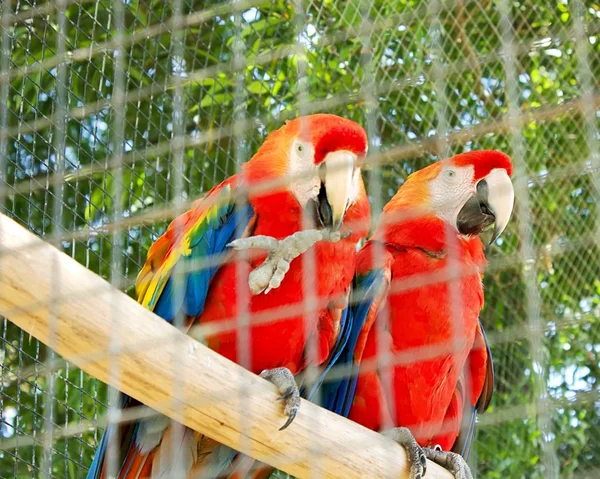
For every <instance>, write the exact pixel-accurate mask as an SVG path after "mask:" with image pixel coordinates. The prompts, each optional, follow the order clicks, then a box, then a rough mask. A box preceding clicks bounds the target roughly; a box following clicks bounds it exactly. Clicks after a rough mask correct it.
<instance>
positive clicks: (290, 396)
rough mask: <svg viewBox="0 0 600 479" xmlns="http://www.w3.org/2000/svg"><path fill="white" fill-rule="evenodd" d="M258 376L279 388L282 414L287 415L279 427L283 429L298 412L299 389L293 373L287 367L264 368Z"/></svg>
mask: <svg viewBox="0 0 600 479" xmlns="http://www.w3.org/2000/svg"><path fill="white" fill-rule="evenodd" d="M260 377H261V378H263V379H266V380H267V381H269V382H270V383H273V384H274V385H275V386H276V387H277V389H278V390H279V394H280V396H279V398H278V399H280V400H282V401H284V402H285V407H284V410H283V412H284V414H285V415H286V416H287V417H288V419H287V421H286V422H285V424H284V425H283V426H281V427H280V428H279V430H280V431H283V430H284V429H285V428H286V427H288V426H289V425H290V424H292V421H293V420H294V419H295V417H296V415H297V414H298V408H299V407H300V390H299V389H298V385H297V384H296V380H295V379H294V375H293V374H292V372H291V371H290V370H289V369H288V368H275V369H265V370H264V371H263V372H262V373H260Z"/></svg>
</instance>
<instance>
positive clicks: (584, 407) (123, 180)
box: [0, 0, 600, 478]
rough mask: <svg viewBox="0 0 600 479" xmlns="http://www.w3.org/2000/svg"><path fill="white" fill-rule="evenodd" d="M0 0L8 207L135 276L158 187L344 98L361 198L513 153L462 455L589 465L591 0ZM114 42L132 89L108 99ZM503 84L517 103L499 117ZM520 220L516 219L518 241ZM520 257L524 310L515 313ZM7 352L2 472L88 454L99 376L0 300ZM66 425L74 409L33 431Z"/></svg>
mask: <svg viewBox="0 0 600 479" xmlns="http://www.w3.org/2000/svg"><path fill="white" fill-rule="evenodd" d="M0 8H1V9H2V25H3V36H2V39H3V45H2V48H3V52H4V57H3V59H2V60H3V64H2V65H3V71H2V73H3V76H2V88H3V90H2V99H3V102H2V103H3V104H4V105H6V107H5V108H4V111H3V115H4V117H3V118H5V120H3V122H4V123H3V131H2V132H0V135H1V137H0V142H1V146H2V151H3V152H4V154H3V158H2V160H1V161H2V163H1V165H2V173H1V174H2V179H3V185H2V200H3V211H4V212H5V213H6V214H8V215H10V216H12V217H14V218H16V219H18V220H19V221H20V222H21V223H23V224H25V225H27V226H28V227H29V229H31V230H32V231H33V232H35V233H36V234H39V235H42V236H45V237H47V238H48V239H49V240H50V241H55V242H56V244H57V245H58V246H59V247H60V248H62V250H63V251H64V252H66V253H67V254H69V255H71V256H72V257H73V258H75V259H76V260H77V261H79V262H81V263H82V264H84V265H85V266H86V267H87V268H89V269H90V270H92V271H94V272H96V273H98V274H100V275H101V276H103V277H105V278H107V279H112V281H113V283H115V284H117V285H119V286H120V287H121V288H122V289H123V290H125V291H127V292H128V293H131V292H132V291H133V280H134V278H135V276H136V274H137V272H138V271H139V269H140V268H141V265H142V263H143V261H144V259H145V252H146V251H147V248H148V247H149V245H150V244H151V243H152V242H153V241H154V240H155V239H156V238H157V237H158V236H159V235H160V234H161V233H162V232H163V231H164V229H165V226H166V224H167V221H168V220H169V219H170V218H171V217H172V216H173V210H174V209H177V208H180V207H181V204H182V201H183V203H184V204H185V202H186V201H187V200H189V199H193V198H195V197H198V196H200V195H201V194H202V193H203V192H205V191H207V190H208V189H209V188H210V187H211V186H212V185H214V184H216V183H218V182H219V181H221V180H222V179H224V178H225V177H227V176H229V175H230V174H232V173H234V172H235V171H236V168H237V163H238V162H239V160H240V159H245V158H247V157H248V156H249V155H250V154H251V153H252V152H253V151H255V150H256V148H257V146H258V145H259V144H260V143H261V141H262V140H263V138H264V136H265V134H266V132H267V131H270V130H272V129H274V128H276V127H278V126H279V125H280V124H281V123H282V121H283V119H284V118H289V117H293V116H296V115H297V114H298V113H300V112H302V113H310V112H315V111H328V112H332V113H337V114H342V115H344V116H347V117H349V118H352V119H355V120H357V121H359V122H360V123H361V124H363V125H368V126H369V136H370V141H371V151H373V150H378V151H382V152H384V153H385V152H391V155H390V156H389V157H388V158H386V160H385V161H384V162H383V163H382V164H381V165H380V166H378V165H377V164H375V165H374V167H373V168H372V169H371V171H368V172H367V173H366V175H365V176H366V180H367V184H368V187H369V195H370V199H371V201H372V203H373V204H374V205H379V206H381V205H382V204H384V203H385V202H386V201H387V200H388V199H389V198H390V197H391V195H392V194H393V193H394V192H395V191H396V189H397V188H398V186H399V185H400V184H401V183H402V181H403V180H404V178H405V177H406V176H407V174H409V173H410V172H412V171H415V170H416V169H418V168H420V167H423V166H425V165H426V164H428V163H430V162H431V161H432V160H434V159H437V158H438V157H439V156H440V155H442V156H443V154H444V152H445V151H447V152H448V153H456V152H460V151H464V150H469V149H476V148H496V149H501V150H503V151H506V152H507V153H509V154H511V155H513V157H514V158H515V161H516V162H517V163H518V164H520V165H521V168H520V169H518V171H519V173H520V174H522V175H523V177H522V178H521V180H522V181H524V182H525V183H524V184H525V190H520V191H526V194H527V197H528V205H529V210H528V211H523V210H522V205H523V203H524V201H523V200H524V198H523V197H520V196H519V195H517V210H516V212H515V216H514V217H513V220H512V222H511V225H510V226H509V230H508V231H507V232H506V233H505V234H504V235H503V238H502V239H501V240H500V241H499V242H498V243H497V244H496V245H495V246H494V247H493V248H492V252H491V253H492V254H491V255H490V267H489V269H488V271H487V274H486V277H485V289H486V307H485V310H484V312H483V314H482V320H483V323H484V325H485V326H486V329H487V331H488V335H489V339H490V342H491V344H492V349H493V353H494V359H495V365H496V372H497V381H496V388H497V389H496V393H495V398H494V402H493V406H492V410H491V411H490V412H489V413H487V414H486V415H484V416H482V417H481V421H480V422H481V424H480V426H479V427H478V429H477V442H476V447H475V452H474V454H473V457H472V462H473V465H474V469H475V471H476V473H477V474H478V476H479V477H558V476H560V477H570V476H572V475H575V474H577V475H584V476H585V475H588V476H589V477H594V474H595V472H594V471H596V472H597V470H598V468H599V467H600V464H598V455H597V454H595V451H597V450H598V449H599V448H600V444H599V442H600V425H599V412H600V411H599V409H598V397H597V394H598V376H599V374H600V369H599V367H598V364H599V361H598V353H599V351H600V348H599V346H598V343H599V340H598V338H599V336H600V331H599V329H598V327H599V326H598V311H599V310H598V303H599V301H600V296H599V295H600V278H599V274H598V272H599V271H600V268H599V264H598V257H599V255H598V253H599V251H598V246H597V241H596V238H597V232H598V226H599V225H598V222H597V218H598V214H599V213H598V211H597V207H596V205H597V202H598V199H599V195H598V180H597V167H598V161H599V157H598V141H599V138H600V137H599V133H598V129H599V127H598V125H599V122H600V120H599V118H600V115H599V114H598V105H599V101H598V93H597V91H598V80H597V78H599V77H600V75H598V73H600V55H599V54H598V53H599V50H600V46H599V43H598V33H599V30H600V29H599V28H598V26H599V25H600V23H598V19H599V17H600V9H599V7H598V6H597V5H596V4H594V3H593V2H583V1H579V2H571V1H566V0H565V1H562V0H557V1H555V2H537V1H532V0H524V1H519V2H511V3H510V4H508V3H503V2H489V1H486V0H479V1H468V0H457V1H454V2H444V3H436V2H433V3H426V2H411V1H404V0H398V1H395V0H377V1H370V2H368V1H359V0H349V1H336V2H333V1H325V2H312V1H305V2H296V3H290V2H284V1H280V0H276V1H273V2H264V1H247V2H244V1H240V2H234V3H222V2H206V1H202V2H196V1H188V0H183V1H181V2H179V3H166V2H159V1H150V0H148V1H137V0H128V1H124V2H122V3H119V2H118V1H117V0H112V1H110V0H104V1H94V2H92V1H84V0H81V1H71V0H63V1H62V2H45V1H17V2H9V1H6V0H5V2H3V4H2V6H1V7H0ZM177 8H179V9H180V11H179V12H177ZM119 11H120V12H121V13H120V14H119ZM178 14H180V15H181V17H178ZM119 15H122V16H121V17H119ZM503 21H504V22H508V25H509V26H510V29H509V30H507V28H506V27H507V24H506V23H503ZM115 22H116V23H117V24H118V23H119V22H122V28H118V27H117V26H116V23H115ZM178 23H180V25H182V27H181V28H179V27H178V26H177V24H178ZM61 26H62V28H61ZM507 31H508V32H509V35H507ZM507 38H508V39H509V40H510V42H511V43H509V42H508V40H507ZM61 41H62V42H64V43H63V47H62V48H64V49H65V50H66V52H68V53H67V55H66V56H65V57H64V60H63V59H61V58H60V50H61ZM178 42H180V44H178ZM510 47H512V49H510ZM117 51H118V52H119V54H122V55H123V57H121V58H119V56H118V55H117V54H116V52H117ZM119 60H121V61H122V67H121V68H123V69H124V71H123V72H122V74H123V77H122V78H121V80H123V83H124V85H123V88H124V92H123V93H124V95H125V99H124V101H123V102H122V103H121V104H120V105H118V107H119V108H117V109H116V110H115V109H113V108H112V107H114V106H115V105H114V104H111V101H112V100H111V99H112V98H113V96H114V95H115V89H116V88H117V87H116V85H118V81H119V78H120V76H119V75H120V74H119V67H118V61H119ZM511 65H512V66H511ZM511 68H512V70H511ZM61 69H63V72H64V74H65V75H66V92H65V93H66V100H67V101H66V102H65V103H64V104H63V105H61V101H60V98H59V97H60V78H59V74H60V70H61ZM440 74H441V75H440ZM511 91H512V93H511ZM61 107H62V108H64V109H65V110H66V112H67V115H68V118H67V120H66V121H65V122H64V123H61V121H62V115H63V114H64V113H62V112H61ZM511 108H512V113H513V114H514V113H518V114H520V115H521V117H519V118H512V119H511V118H510V116H509V115H510V113H511ZM546 108H555V110H552V112H553V114H551V115H546V114H544V111H546V110H545V109H546ZM119 112H121V113H122V115H123V116H122V131H121V132H119V131H116V129H115V125H118V121H119V120H118V118H116V117H117V116H118V113H119ZM115 113H117V114H115ZM178 113H179V114H180V117H178ZM524 115H531V116H530V117H528V119H527V121H525V120H523V118H524ZM507 119H508V120H509V121H508V122H506V120H507ZM486 125H487V126H489V128H487V129H479V128H480V127H481V126H484V127H485V126H486ZM511 126H512V127H513V128H514V129H513V134H512V135H511V131H510V128H509V127H511ZM61 129H62V130H61ZM61 131H62V132H63V133H64V148H61V146H60V143H61V140H60V138H57V135H58V136H60V134H61ZM236 133H237V134H236ZM240 133H241V135H240ZM461 133H465V134H464V135H462V136H461ZM444 134H446V136H445V138H446V140H448V141H447V142H446V143H445V144H440V142H438V141H436V139H437V138H439V137H440V136H443V135H444ZM453 134H454V136H453ZM241 136H243V142H242V141H240V138H241ZM119 137H121V138H122V141H118V140H119ZM181 139H183V141H184V146H183V148H179V149H178V148H177V147H176V146H175V145H177V141H179V140H181ZM442 139H443V138H442ZM515 139H517V143H518V142H521V150H520V154H519V152H518V151H517V152H516V151H514V146H515ZM115 145H117V146H116V147H115ZM118 145H121V146H120V147H119V146H118ZM515 154H516V155H517V157H515ZM178 155H179V159H177V158H178ZM61 162H62V165H64V173H63V172H61V168H62V166H61ZM519 162H520V163H519ZM63 176H64V181H62V180H63ZM119 191H120V194H117V193H119ZM59 209H60V211H59ZM374 213H375V215H374V216H375V217H376V216H377V211H375V212H374ZM524 217H525V218H528V220H529V222H528V224H526V225H524V226H523V221H524V220H523V218H524ZM149 221H152V225H149ZM519 225H521V228H523V227H525V228H526V231H528V234H529V235H530V242H531V244H530V245H529V250H530V252H531V253H532V254H531V256H530V257H528V258H527V257H525V258H524V257H523V255H522V251H523V241H525V239H524V238H523V236H522V235H521V234H520V233H521V232H522V231H523V230H520V229H519ZM115 265H118V266H119V267H118V270H116V271H115V268H114V266H115ZM527 278H530V280H531V281H533V288H534V294H536V295H539V299H540V301H539V306H540V311H539V318H533V317H530V313H531V310H530V309H528V306H527V304H528V300H530V299H531V298H528V293H527V284H526V281H527ZM530 287H531V284H530ZM536 324H537V326H536ZM540 327H541V330H539V329H537V330H536V329H535V328H540ZM535 333H538V336H537V337H534V336H533V335H534V334H535ZM534 349H535V350H534ZM1 355H2V392H1V394H0V407H1V411H2V424H1V425H2V429H1V438H0V440H1V443H2V444H3V446H6V447H2V448H0V449H2V452H0V475H1V476H2V477H15V478H17V477H19V478H20V477H46V476H49V477H59V478H60V477H83V476H85V471H86V469H87V467H89V464H90V463H91V458H92V456H93V452H94V450H95V447H96V446H97V444H98V442H99V439H100V437H101V429H97V428H96V427H95V425H96V424H100V428H101V427H102V424H103V423H102V421H101V420H102V418H103V417H104V415H105V413H106V410H107V406H108V404H109V398H108V392H107V389H106V387H105V385H103V384H101V383H99V382H98V381H96V380H95V379H93V378H90V377H89V376H87V375H85V374H84V373H82V372H81V371H80V370H78V369H77V368H75V367H74V366H72V365H69V364H67V363H63V362H61V361H60V360H59V359H58V358H57V359H56V361H57V362H56V364H54V368H53V369H54V372H49V371H48V366H49V365H52V356H51V352H50V351H49V350H48V348H46V347H45V346H44V345H42V344H40V343H38V342H37V341H36V340H35V339H33V338H31V337H29V336H28V335H27V334H25V333H24V332H22V331H20V330H19V329H18V328H16V327H15V326H14V325H12V324H11V323H9V322H8V321H6V320H4V321H3V323H2V348H1ZM533 358H536V359H538V360H542V362H543V364H538V363H535V362H534V361H533ZM49 361H50V362H49ZM540 375H541V377H540ZM536 381H537V382H536ZM540 381H541V384H542V385H543V387H544V391H542V392H543V393H544V394H545V395H546V402H545V403H544V404H545V408H546V409H543V408H542V409H540V402H539V397H538V396H539V394H538V393H539V391H538V390H537V389H536V388H539V386H540ZM540 417H541V418H542V420H541V421H540ZM99 421H100V422H99ZM544 423H545V426H543V427H544V430H543V431H542V430H541V429H540V427H542V426H541V425H543V424H544ZM78 425H79V428H78V427H76V426H78ZM65 427H66V428H67V430H66V432H67V433H68V432H69V431H71V432H73V433H72V434H67V433H65V434H64V435H56V436H55V437H50V438H48V437H47V435H46V434H45V433H46V431H48V430H49V429H53V430H54V432H55V433H56V431H61V430H62V428H65ZM48 439H50V441H51V442H50V447H46V449H44V445H45V444H47V441H48Z"/></svg>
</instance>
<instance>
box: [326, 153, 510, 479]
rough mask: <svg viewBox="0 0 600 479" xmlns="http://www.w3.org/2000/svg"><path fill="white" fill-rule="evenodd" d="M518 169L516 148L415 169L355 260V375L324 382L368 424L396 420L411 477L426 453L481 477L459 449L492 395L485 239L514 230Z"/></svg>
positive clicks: (351, 350) (341, 406) (347, 360)
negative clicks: (485, 234)
mask: <svg viewBox="0 0 600 479" xmlns="http://www.w3.org/2000/svg"><path fill="white" fill-rule="evenodd" d="M511 172H512V163H511V161H510V158H509V157H508V156H507V155H505V154H503V153H500V152H497V151H473V152H468V153H463V154H459V155H457V156H454V157H452V158H449V159H446V160H442V161H439V162H436V163H434V164H432V165H429V166H428V167H426V168H424V169H422V170H420V171H417V172H415V173H413V174H412V175H410V176H409V177H408V179H407V180H406V182H405V183H404V184H403V185H402V186H401V187H400V189H399V190H398V192H397V193H396V195H395V196H394V197H393V198H392V199H391V201H390V202H389V203H388V204H387V205H386V206H385V208H384V211H383V215H382V217H381V222H380V224H379V226H378V227H377V229H376V231H375V232H374V234H373V236H372V237H371V239H370V240H369V241H368V242H367V243H366V245H365V246H364V248H363V249H362V250H361V251H360V252H359V255H358V258H357V270H356V277H355V280H354V286H353V291H352V293H351V305H350V306H349V312H348V313H347V314H348V321H347V322H346V325H347V327H349V328H351V329H352V332H351V333H350V334H349V339H348V341H347V343H346V345H345V348H344V351H343V352H342V353H341V356H340V359H339V361H338V365H345V367H346V369H347V370H348V371H350V374H349V375H348V376H346V377H345V378H344V379H341V380H332V381H331V382H325V383H324V384H323V387H322V390H321V391H322V393H323V396H322V397H323V402H324V406H325V407H327V408H328V409H330V410H332V411H334V412H337V413H338V414H341V415H344V416H347V417H349V418H350V419H352V420H354V421H356V422H358V423H360V424H362V425H364V426H366V427H369V428H370V429H374V430H384V429H386V428H389V427H395V429H392V430H391V431H388V432H387V434H389V435H390V436H391V437H392V438H394V439H395V440H396V441H397V442H400V443H401V444H403V445H404V446H405V447H407V450H408V454H409V459H410V462H411V478H413V479H415V478H420V477H422V475H424V474H425V466H426V461H425V457H427V458H429V459H431V460H433V461H435V462H437V463H439V464H440V465H442V466H444V467H446V468H448V469H449V470H450V471H451V472H453V473H454V474H455V477H456V478H457V479H461V478H469V477H471V472H470V470H469V468H468V466H467V465H466V462H465V461H464V460H463V459H462V458H461V456H460V455H462V456H464V457H465V458H466V457H467V455H468V452H469V450H470V446H471V441H472V438H473V428H474V424H475V416H476V413H477V412H483V411H485V410H486V409H487V407H488V405H489V403H490V400H491V395H492V390H493V368H492V360H491V353H490V350H489V347H488V345H487V341H486V337H485V333H484V331H483V327H482V325H481V323H480V321H479V313H480V311H481V308H482V307H483V302H484V294H483V287H482V282H481V279H482V275H483V268H484V267H485V265H486V259H485V252H484V244H483V242H482V241H481V239H480V237H479V234H480V233H481V232H482V231H483V230H484V229H486V228H488V227H489V226H491V225H492V224H495V228H494V232H493V235H492V241H495V239H496V238H497V237H498V236H499V235H500V234H501V233H502V231H503V230H504V228H505V227H506V225H507V223H508V221H509V219H510V216H511V213H512V208H513V203H514V191H513V187H512V183H511V181H510V175H511ZM453 278H454V279H453ZM386 353H389V355H390V356H389V357H390V361H391V362H390V363H389V365H387V366H386V364H385V362H383V363H382V362H378V359H379V356H380V355H381V354H386ZM413 435H414V437H413ZM415 439H416V442H415ZM417 443H418V445H417ZM419 445H420V446H422V447H423V449H421V447H420V446H419ZM449 451H452V452H449ZM456 453H458V454H456ZM459 454H460V455H459Z"/></svg>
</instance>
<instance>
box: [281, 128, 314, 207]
mask: <svg viewBox="0 0 600 479" xmlns="http://www.w3.org/2000/svg"><path fill="white" fill-rule="evenodd" d="M288 165H289V169H288V176H289V178H290V190H291V191H292V193H293V194H294V196H295V197H296V199H297V200H298V203H300V206H301V207H302V208H304V207H305V206H306V205H307V203H308V201H309V200H311V199H315V198H316V197H317V196H319V189H320V187H321V179H320V178H319V174H318V170H317V167H316V165H315V149H314V147H313V145H312V143H310V142H307V141H300V140H294V141H293V142H292V147H291V149H290V153H289V161H288Z"/></svg>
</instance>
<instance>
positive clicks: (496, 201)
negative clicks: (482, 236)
mask: <svg viewBox="0 0 600 479" xmlns="http://www.w3.org/2000/svg"><path fill="white" fill-rule="evenodd" d="M514 202H515V192H514V189H513V185H512V182H511V181H510V177H509V176H508V173H507V172H506V170H504V169H502V168H497V169H494V170H492V172H491V173H490V174H489V175H487V176H486V177H485V178H484V179H482V180H481V181H480V182H479V183H477V191H476V193H475V194H474V195H473V196H472V197H471V198H469V200H468V201H467V202H466V203H465V204H464V206H463V207H462V209H461V210H460V212H459V213H458V216H457V219H456V223H457V224H456V226H457V228H458V231H459V232H460V233H462V234H466V235H476V234H479V233H481V232H482V231H483V230H484V229H486V228H487V227H489V226H491V225H492V224H494V232H493V234H492V239H491V241H490V244H491V243H493V242H494V241H496V239H497V238H498V236H500V235H501V234H502V232H503V231H504V229H505V228H506V225H508V221H509V220H510V216H511V214H512V210H513V205H514Z"/></svg>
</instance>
